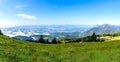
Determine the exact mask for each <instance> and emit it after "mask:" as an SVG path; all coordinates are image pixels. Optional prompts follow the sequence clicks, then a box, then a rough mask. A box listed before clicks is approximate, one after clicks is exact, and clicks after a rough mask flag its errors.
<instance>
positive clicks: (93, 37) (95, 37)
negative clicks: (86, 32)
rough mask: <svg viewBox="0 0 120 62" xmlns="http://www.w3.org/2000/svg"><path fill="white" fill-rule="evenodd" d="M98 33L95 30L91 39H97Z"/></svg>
mask: <svg viewBox="0 0 120 62" xmlns="http://www.w3.org/2000/svg"><path fill="white" fill-rule="evenodd" d="M96 39H97V35H96V34H95V32H93V34H92V36H91V41H97V40H96Z"/></svg>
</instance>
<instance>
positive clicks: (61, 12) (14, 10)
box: [0, 0, 120, 27]
mask: <svg viewBox="0 0 120 62" xmlns="http://www.w3.org/2000/svg"><path fill="white" fill-rule="evenodd" d="M66 24H67V25H99V24H114V25H115V24H116V25H119V24H120V0H0V26H2V27H3V26H4V27H5V26H16V25H66Z"/></svg>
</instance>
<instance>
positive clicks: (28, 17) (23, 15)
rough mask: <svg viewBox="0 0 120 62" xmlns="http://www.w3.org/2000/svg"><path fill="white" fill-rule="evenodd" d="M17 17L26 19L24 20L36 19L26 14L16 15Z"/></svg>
mask: <svg viewBox="0 0 120 62" xmlns="http://www.w3.org/2000/svg"><path fill="white" fill-rule="evenodd" d="M17 16H19V17H22V18H26V19H36V17H35V16H31V15H28V14H17Z"/></svg>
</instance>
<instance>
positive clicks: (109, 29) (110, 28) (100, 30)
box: [82, 24, 120, 36]
mask: <svg viewBox="0 0 120 62" xmlns="http://www.w3.org/2000/svg"><path fill="white" fill-rule="evenodd" d="M93 32H95V33H96V34H109V33H110V34H112V33H117V32H120V26H119V25H118V26H117V25H109V24H103V25H98V26H95V27H93V28H91V29H89V30H87V31H85V32H84V33H82V35H83V36H87V35H91V34H92V33H93Z"/></svg>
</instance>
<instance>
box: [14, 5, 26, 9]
mask: <svg viewBox="0 0 120 62" xmlns="http://www.w3.org/2000/svg"><path fill="white" fill-rule="evenodd" d="M23 7H26V5H17V6H15V8H16V9H20V8H23Z"/></svg>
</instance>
